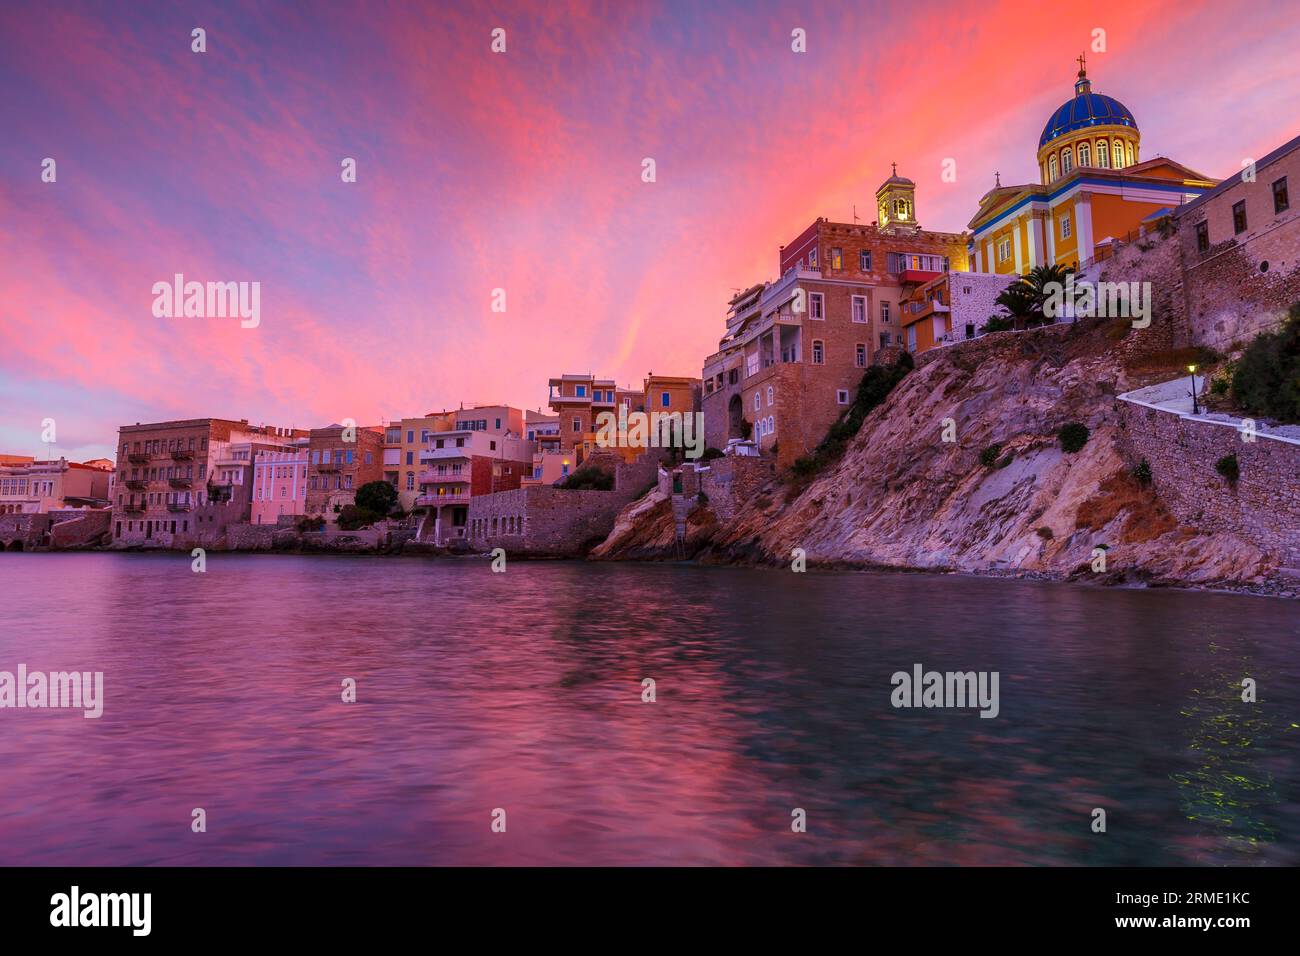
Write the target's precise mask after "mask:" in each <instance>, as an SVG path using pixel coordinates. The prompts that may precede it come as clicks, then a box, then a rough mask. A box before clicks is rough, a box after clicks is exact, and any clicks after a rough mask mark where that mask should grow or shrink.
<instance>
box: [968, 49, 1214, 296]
mask: <svg viewBox="0 0 1300 956" xmlns="http://www.w3.org/2000/svg"><path fill="white" fill-rule="evenodd" d="M1141 147H1142V134H1141V132H1140V131H1139V129H1138V125H1137V121H1136V120H1135V119H1134V118H1133V114H1132V113H1131V112H1129V110H1128V107H1126V106H1124V104H1122V103H1120V102H1119V101H1118V100H1116V99H1113V98H1112V97H1109V96H1104V95H1102V94H1100V93H1094V92H1092V84H1091V82H1090V81H1089V80H1088V76H1087V71H1086V69H1085V63H1084V58H1083V57H1079V75H1078V79H1077V80H1076V81H1075V84H1074V96H1073V97H1072V98H1071V99H1069V100H1067V101H1066V102H1065V103H1064V104H1062V106H1061V107H1060V108H1059V109H1057V110H1056V111H1055V112H1053V113H1052V115H1051V116H1050V117H1048V119H1047V124H1046V125H1045V126H1044V127H1043V134H1042V136H1041V137H1040V138H1039V141H1038V156H1037V164H1038V171H1039V182H1038V183H1030V184H1026V185H1022V186H1003V185H1002V184H1001V181H1000V179H999V180H998V182H997V184H996V185H995V186H994V187H993V189H991V190H990V191H989V192H987V193H986V194H985V195H984V196H983V198H981V199H980V210H979V212H978V213H977V214H976V216H975V218H974V219H972V220H971V221H970V230H971V242H970V246H969V252H970V255H969V259H970V263H971V268H972V269H973V270H974V271H975V272H991V273H999V274H1003V275H1013V274H1023V273H1025V272H1028V271H1029V270H1030V269H1032V268H1034V267H1035V266H1040V265H1065V266H1071V267H1074V268H1081V267H1086V266H1087V265H1089V264H1090V263H1091V262H1092V261H1094V260H1096V259H1100V258H1105V257H1106V256H1107V255H1108V254H1109V249H1110V241H1111V240H1117V239H1126V238H1131V237H1132V236H1135V235H1136V234H1137V233H1138V231H1139V228H1140V227H1141V225H1142V221H1143V220H1144V219H1146V218H1148V217H1149V216H1151V215H1152V214H1153V213H1155V212H1157V211H1159V210H1161V209H1165V208H1172V207H1175V206H1179V205H1181V204H1182V203H1185V202H1190V201H1191V200H1193V199H1195V198H1196V197H1197V196H1199V195H1200V194H1201V193H1202V192H1204V191H1206V190H1207V189H1210V188H1211V187H1213V186H1214V185H1215V184H1216V182H1217V181H1216V180H1213V179H1210V178H1208V177H1206V176H1204V175H1202V174H1201V173H1198V172H1196V171H1195V170H1192V169H1189V168H1188V167H1186V166H1183V165H1182V164H1181V163H1176V162H1174V161H1173V160H1172V159H1167V158H1165V157H1163V156H1157V157H1155V158H1154V159H1148V160H1143V159H1142V153H1141Z"/></svg>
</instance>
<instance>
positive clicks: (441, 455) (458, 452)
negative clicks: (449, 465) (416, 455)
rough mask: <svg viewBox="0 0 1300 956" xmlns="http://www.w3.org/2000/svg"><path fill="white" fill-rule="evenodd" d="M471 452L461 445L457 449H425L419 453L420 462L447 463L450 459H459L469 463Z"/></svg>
mask: <svg viewBox="0 0 1300 956" xmlns="http://www.w3.org/2000/svg"><path fill="white" fill-rule="evenodd" d="M471 453H472V450H471V449H470V448H469V447H467V446H464V445H462V446H461V447H459V448H456V447H454V446H453V447H451V448H426V449H424V450H423V451H421V452H420V461H448V460H452V459H457V458H459V459H461V460H462V461H469V457H470V455H471Z"/></svg>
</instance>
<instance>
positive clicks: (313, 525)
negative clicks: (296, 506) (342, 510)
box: [298, 515, 325, 532]
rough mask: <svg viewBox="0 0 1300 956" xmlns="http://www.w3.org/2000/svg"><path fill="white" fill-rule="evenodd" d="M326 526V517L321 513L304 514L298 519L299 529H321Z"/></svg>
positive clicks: (303, 530)
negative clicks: (321, 515) (320, 514)
mask: <svg viewBox="0 0 1300 956" xmlns="http://www.w3.org/2000/svg"><path fill="white" fill-rule="evenodd" d="M324 527H325V519H324V518H322V517H320V516H319V515H310V516H309V515H304V516H303V517H301V518H299V519H298V531H299V532H307V531H320V530H321V529H322V528H324Z"/></svg>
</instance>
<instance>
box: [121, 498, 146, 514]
mask: <svg viewBox="0 0 1300 956" xmlns="http://www.w3.org/2000/svg"><path fill="white" fill-rule="evenodd" d="M122 510H123V511H126V512H128V513H131V514H139V513H141V512H143V511H144V502H143V501H140V502H136V501H128V502H127V503H126V504H125V505H124V506H123V507H122Z"/></svg>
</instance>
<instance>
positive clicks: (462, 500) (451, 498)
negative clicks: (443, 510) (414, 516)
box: [415, 492, 469, 508]
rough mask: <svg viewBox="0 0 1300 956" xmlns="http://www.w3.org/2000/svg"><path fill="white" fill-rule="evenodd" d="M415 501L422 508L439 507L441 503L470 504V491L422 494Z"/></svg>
mask: <svg viewBox="0 0 1300 956" xmlns="http://www.w3.org/2000/svg"><path fill="white" fill-rule="evenodd" d="M415 503H416V504H417V505H419V506H420V507H421V508H426V507H431V506H432V507H437V506H439V505H467V504H469V494H468V492H467V493H465V494H463V495H420V496H419V497H418V498H416V499H415Z"/></svg>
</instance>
